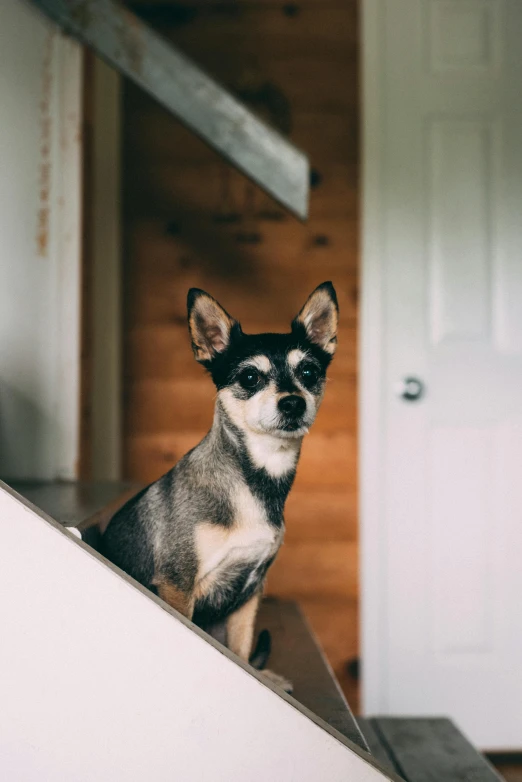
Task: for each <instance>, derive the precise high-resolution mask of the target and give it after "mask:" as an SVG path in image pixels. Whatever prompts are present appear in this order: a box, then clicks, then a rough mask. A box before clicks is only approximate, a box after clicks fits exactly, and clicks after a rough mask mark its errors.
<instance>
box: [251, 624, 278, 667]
mask: <svg viewBox="0 0 522 782" xmlns="http://www.w3.org/2000/svg"><path fill="white" fill-rule="evenodd" d="M271 651H272V638H271V636H270V633H269V631H268V630H261V632H260V633H259V635H258V638H257V643H256V645H255V648H254V651H253V652H252V654H251V655H250V660H249V662H250V665H251V666H252V668H256V669H257V670H258V671H262V670H263V668H266V664H267V662H268V658H269V657H270V652H271Z"/></svg>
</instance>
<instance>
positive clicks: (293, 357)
mask: <svg viewBox="0 0 522 782" xmlns="http://www.w3.org/2000/svg"><path fill="white" fill-rule="evenodd" d="M307 355H308V353H307V352H306V350H299V349H298V348H296V349H295V350H291V351H290V353H289V354H288V358H287V361H288V365H289V366H291V367H292V369H295V368H296V366H297V365H298V364H300V363H301V361H302V360H303V359H304V358H306V357H307Z"/></svg>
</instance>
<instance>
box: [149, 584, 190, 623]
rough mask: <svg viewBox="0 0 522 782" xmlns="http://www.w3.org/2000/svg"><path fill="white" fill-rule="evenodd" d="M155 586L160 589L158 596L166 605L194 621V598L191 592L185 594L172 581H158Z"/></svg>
mask: <svg viewBox="0 0 522 782" xmlns="http://www.w3.org/2000/svg"><path fill="white" fill-rule="evenodd" d="M153 584H154V585H155V586H157V588H158V595H159V596H160V597H161V599H162V600H164V601H165V602H166V603H168V604H169V606H171V608H174V609H175V610H176V611H179V613H180V614H183V616H186V617H187V619H192V614H193V613H194V596H193V595H192V594H190V593H189V592H184V591H183V590H182V589H180V588H179V587H177V586H176V585H175V584H173V583H172V581H166V580H163V579H157V580H155V581H153Z"/></svg>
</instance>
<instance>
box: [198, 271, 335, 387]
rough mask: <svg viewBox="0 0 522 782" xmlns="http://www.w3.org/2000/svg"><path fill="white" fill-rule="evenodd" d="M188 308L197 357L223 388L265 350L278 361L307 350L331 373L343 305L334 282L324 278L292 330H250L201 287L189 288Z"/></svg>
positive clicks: (265, 352)
mask: <svg viewBox="0 0 522 782" xmlns="http://www.w3.org/2000/svg"><path fill="white" fill-rule="evenodd" d="M187 309H188V322H189V331H190V336H191V340H192V349H193V351H194V357H195V358H196V361H198V362H199V363H201V364H203V366H204V367H205V368H206V369H208V370H209V372H210V374H211V376H212V379H213V380H214V382H215V384H216V386H217V388H218V389H219V388H223V387H225V386H227V385H229V384H230V382H231V381H232V380H233V376H234V368H235V367H237V366H238V365H239V364H241V362H243V361H245V360H246V359H248V358H249V357H251V356H256V355H265V356H268V358H270V359H271V360H274V362H275V363H276V364H277V363H278V360H280V359H281V358H283V357H284V356H286V355H287V354H288V353H289V352H290V351H291V350H297V349H300V350H306V351H307V352H309V354H310V355H311V356H313V357H314V358H315V360H316V361H317V362H318V364H319V365H320V366H321V368H322V369H323V371H324V372H326V369H327V367H328V365H329V364H330V361H331V360H332V358H333V354H334V352H335V348H336V344H337V322H338V312H339V307H338V304H337V296H336V293H335V288H334V286H333V285H332V283H331V282H323V283H322V284H321V285H319V286H318V287H317V288H316V289H315V290H314V291H313V293H312V294H311V295H310V296H309V297H308V300H307V301H306V303H305V305H304V306H303V308H302V309H301V311H300V312H299V314H298V315H297V316H296V317H295V318H294V320H293V321H292V324H291V331H290V333H288V334H272V333H267V334H245V333H244V332H243V330H242V328H241V324H240V323H239V322H238V321H237V320H235V319H234V318H232V317H231V316H230V315H229V314H228V312H227V311H226V310H225V309H224V308H223V307H222V306H221V305H220V304H219V303H218V302H217V301H216V300H215V299H214V298H213V297H212V296H211V295H210V294H208V293H206V292H205V291H203V290H201V289H200V288H191V289H190V290H189V292H188V297H187Z"/></svg>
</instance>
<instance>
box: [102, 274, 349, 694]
mask: <svg viewBox="0 0 522 782" xmlns="http://www.w3.org/2000/svg"><path fill="white" fill-rule="evenodd" d="M187 304H188V323H189V332H190V337H191V340H192V349H193V351H194V356H195V358H196V361H198V362H199V363H200V364H202V365H203V367H205V369H206V370H208V372H209V373H210V375H211V377H212V380H213V382H214V384H215V386H216V389H217V399H216V405H215V413H214V421H213V424H212V428H211V429H210V431H209V433H208V434H207V435H206V437H204V439H203V440H202V441H201V442H200V443H199V445H197V446H196V447H195V448H194V449H193V450H192V451H189V453H187V454H186V455H185V456H184V457H183V458H182V459H181V460H180V461H179V462H178V463H177V464H176V465H175V466H174V467H173V468H172V469H171V470H170V471H169V472H167V473H166V474H165V475H163V477H161V478H160V479H159V480H157V481H156V482H155V483H152V484H151V485H150V486H148V487H147V488H146V489H144V490H143V491H141V492H140V493H139V494H137V495H136V496H135V497H133V498H132V499H131V500H129V501H128V502H127V503H126V504H125V505H124V506H123V507H122V508H121V509H120V510H119V511H118V512H117V513H116V514H115V515H114V516H113V518H112V519H111V521H110V522H109V525H108V527H107V529H106V531H105V533H104V535H103V536H102V538H101V551H102V553H103V554H104V555H105V556H106V557H107V558H108V559H109V560H110V561H112V562H113V563H114V564H116V565H118V566H119V567H120V568H121V569H122V570H124V571H125V572H127V573H128V574H129V575H131V576H132V577H133V578H135V579H136V580H137V581H139V582H140V583H141V584H143V585H144V586H145V587H147V588H149V589H152V590H154V591H157V594H159V596H160V597H161V598H162V599H163V600H164V601H165V602H166V603H168V604H169V605H170V606H172V608H174V609H176V611H179V612H180V613H181V614H183V615H184V616H185V617H187V618H188V619H190V620H192V621H193V622H194V623H195V624H196V625H198V626H199V627H201V628H202V629H203V630H205V631H207V632H210V633H211V632H212V629H213V627H215V626H218V625H219V624H224V625H225V627H226V643H227V645H228V647H229V649H231V651H232V652H234V653H235V654H237V655H238V656H239V657H240V658H242V659H243V660H245V661H247V662H248V661H249V660H251V659H252V658H251V655H252V646H253V639H254V623H255V619H256V613H257V609H258V605H259V602H260V598H261V595H262V591H263V584H264V581H265V577H266V574H267V571H268V569H269V567H270V565H271V564H272V562H273V561H274V559H275V557H276V555H277V552H278V550H279V547H280V546H281V543H282V542H283V534H284V519H283V510H284V506H285V501H286V498H287V496H288V493H289V491H290V488H291V486H292V483H293V480H294V477H295V472H296V467H297V461H298V459H299V454H300V450H301V443H302V440H303V437H304V435H305V434H306V433H307V432H308V430H309V429H310V426H311V425H312V423H313V421H314V419H315V417H316V414H317V410H318V409H319V405H320V404H321V401H322V398H323V394H324V389H325V382H326V371H327V368H328V365H329V364H330V362H331V360H332V357H333V354H334V352H335V349H336V345H337V325H338V304H337V297H336V293H335V289H334V287H333V285H332V283H331V282H324V283H322V285H319V286H318V287H317V288H316V289H315V290H314V291H313V293H312V294H311V295H310V296H309V298H308V300H307V301H306V303H305V305H304V306H303V308H302V309H301V311H300V312H299V314H298V315H297V317H296V318H295V319H294V321H293V322H292V324H291V331H290V333H287V334H255V335H251V334H245V333H244V332H243V330H242V328H241V325H240V324H239V323H238V321H236V320H234V318H232V317H231V316H230V315H229V314H228V313H227V312H226V311H225V310H224V309H223V307H221V305H220V304H218V302H217V301H216V300H215V299H214V298H213V297H212V296H210V295H209V294H208V293H205V291H202V290H200V289H198V288H192V289H191V290H190V291H189V294H188V302H187ZM261 652H262V650H261ZM263 673H264V674H265V675H266V676H267V677H268V678H270V679H271V680H272V681H273V682H275V683H276V684H279V685H281V686H282V687H283V688H284V689H287V690H289V689H290V687H291V685H290V683H289V682H287V681H286V680H283V679H282V678H281V677H278V676H277V674H274V673H272V672H270V671H264V672H263Z"/></svg>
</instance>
